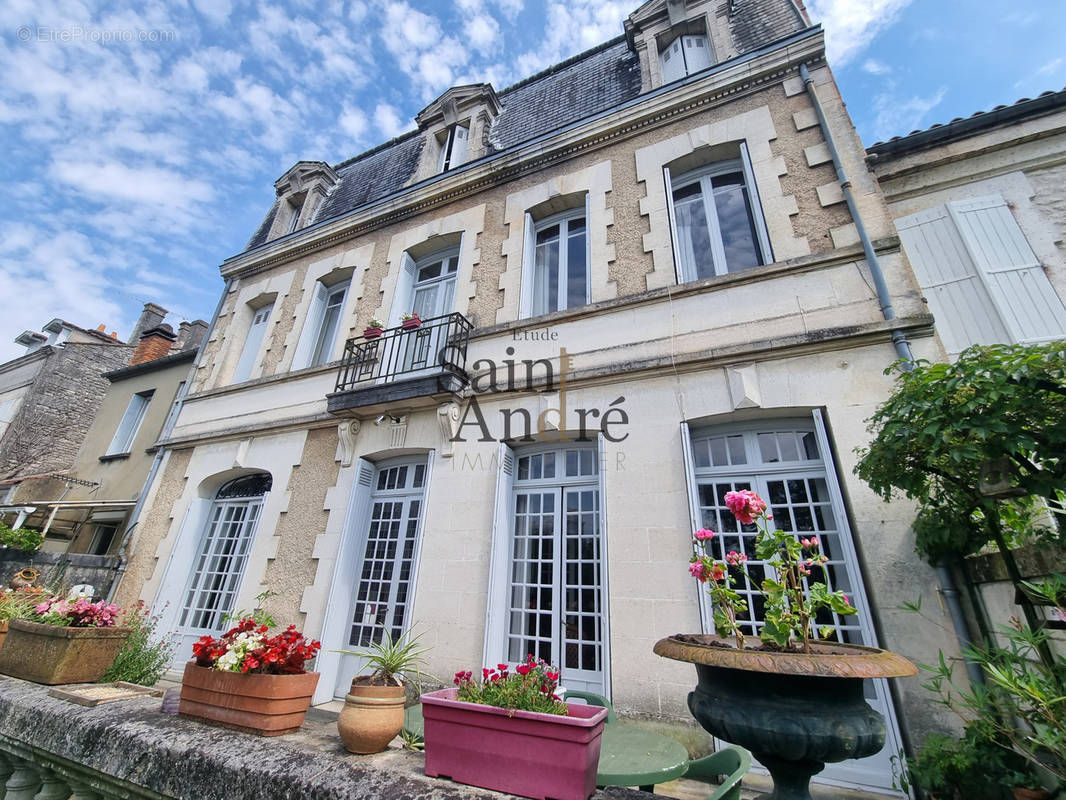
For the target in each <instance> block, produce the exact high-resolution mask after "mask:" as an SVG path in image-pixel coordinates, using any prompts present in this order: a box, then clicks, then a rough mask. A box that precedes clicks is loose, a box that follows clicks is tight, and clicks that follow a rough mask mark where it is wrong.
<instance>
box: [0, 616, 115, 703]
mask: <svg viewBox="0 0 1066 800" xmlns="http://www.w3.org/2000/svg"><path fill="white" fill-rule="evenodd" d="M129 633H130V629H129V628H64V627H60V626H57V625H45V624H43V623H41V622H30V621H29V620H26V619H13V620H10V621H9V622H8V633H7V637H6V638H5V639H4V646H3V647H0V672H2V673H4V674H5V675H10V676H11V677H13V678H22V679H23V680H26V681H33V682H34V683H44V684H48V685H49V686H54V685H56V684H59V683H94V682H95V681H98V680H100V679H101V678H102V677H104V673H105V672H107V669H108V667H110V666H111V662H112V661H114V660H115V656H117V655H118V651H119V650H121V649H122V645H123V643H124V642H125V641H126V637H127V636H129Z"/></svg>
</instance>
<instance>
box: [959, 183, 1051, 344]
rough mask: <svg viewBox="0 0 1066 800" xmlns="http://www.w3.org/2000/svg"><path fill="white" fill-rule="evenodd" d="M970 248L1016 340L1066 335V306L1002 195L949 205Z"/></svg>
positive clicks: (1048, 339) (989, 290)
mask: <svg viewBox="0 0 1066 800" xmlns="http://www.w3.org/2000/svg"><path fill="white" fill-rule="evenodd" d="M948 213H949V214H950V215H951V217H952V219H953V221H954V222H955V225H956V227H957V228H958V231H959V234H960V235H961V237H962V241H963V243H964V244H965V246H966V250H967V252H968V253H969V255H970V257H971V258H972V259H973V262H974V264H975V265H976V266H977V269H978V270H979V274H980V275H981V277H983V279H984V281H985V285H986V286H987V288H988V293H989V296H990V297H991V298H992V302H993V303H994V304H995V305H996V306H997V308H998V309H999V312H1000V314H1001V315H1002V320H1003V324H1004V326H1005V327H1006V328H1007V330H1008V331H1009V333H1010V336H1011V340H1013V341H1015V342H1026V343H1032V342H1046V341H1050V340H1052V339H1058V338H1061V337H1063V336H1066V308H1063V304H1062V300H1061V299H1060V298H1059V296H1058V295H1057V294H1056V293H1055V289H1054V288H1053V287H1052V286H1051V282H1050V281H1049V280H1048V278H1047V275H1046V274H1045V273H1044V269H1043V267H1042V266H1041V265H1040V262H1039V261H1038V260H1037V258H1036V254H1034V253H1033V249H1032V248H1031V247H1030V246H1029V242H1028V241H1026V238H1025V234H1024V233H1022V230H1021V228H1019V227H1018V223H1017V222H1016V221H1015V219H1014V215H1013V214H1012V213H1011V210H1010V207H1009V206H1008V205H1007V203H1006V202H1005V201H1004V200H1003V198H1002V197H1000V196H999V195H994V196H991V197H978V198H974V199H972V200H957V201H955V202H952V203H948Z"/></svg>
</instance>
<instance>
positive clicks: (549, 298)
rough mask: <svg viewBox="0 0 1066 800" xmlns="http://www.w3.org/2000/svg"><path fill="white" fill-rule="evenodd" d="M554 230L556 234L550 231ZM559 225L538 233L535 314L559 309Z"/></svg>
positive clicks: (535, 268) (534, 291)
mask: <svg viewBox="0 0 1066 800" xmlns="http://www.w3.org/2000/svg"><path fill="white" fill-rule="evenodd" d="M552 231H554V235H550V233H551V232H552ZM558 233H559V226H558V225H556V226H553V227H552V228H549V229H547V230H544V231H541V232H540V233H538V234H537V241H538V243H537V249H536V255H535V256H534V262H533V314H534V315H536V314H547V313H549V312H551V311H557V310H558V309H557V308H556V304H557V302H558V297H559V235H558Z"/></svg>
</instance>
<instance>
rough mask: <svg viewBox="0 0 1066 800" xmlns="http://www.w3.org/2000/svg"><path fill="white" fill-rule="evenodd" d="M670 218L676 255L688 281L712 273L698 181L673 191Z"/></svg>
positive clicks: (701, 195)
mask: <svg viewBox="0 0 1066 800" xmlns="http://www.w3.org/2000/svg"><path fill="white" fill-rule="evenodd" d="M674 219H675V220H676V221H677V245H678V248H680V250H681V252H680V253H679V254H678V256H679V258H680V260H681V265H682V269H683V272H684V274H685V275H686V277H687V278H688V279H689V280H696V279H698V278H710V277H711V276H712V275H714V261H713V258H712V256H711V238H710V232H709V230H708V228H707V214H706V211H705V210H704V205H703V194H702V193H701V191H700V186H699V184H698V183H694V184H692V185H691V186H685V187H684V188H681V189H678V190H677V191H676V192H674Z"/></svg>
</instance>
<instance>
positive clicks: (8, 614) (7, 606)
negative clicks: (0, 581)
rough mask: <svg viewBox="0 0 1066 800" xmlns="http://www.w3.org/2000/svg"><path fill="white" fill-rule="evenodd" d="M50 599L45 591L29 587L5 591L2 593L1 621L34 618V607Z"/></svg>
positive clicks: (0, 600) (0, 596)
mask: <svg viewBox="0 0 1066 800" xmlns="http://www.w3.org/2000/svg"><path fill="white" fill-rule="evenodd" d="M48 597H49V595H48V594H46V593H44V592H43V591H41V590H34V589H31V588H29V587H25V588H22V589H4V590H3V591H2V592H0V621H2V620H9V619H26V618H27V617H32V616H33V609H34V607H35V606H36V605H37V604H38V603H40V602H41V601H42V600H45V599H47V598H48Z"/></svg>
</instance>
